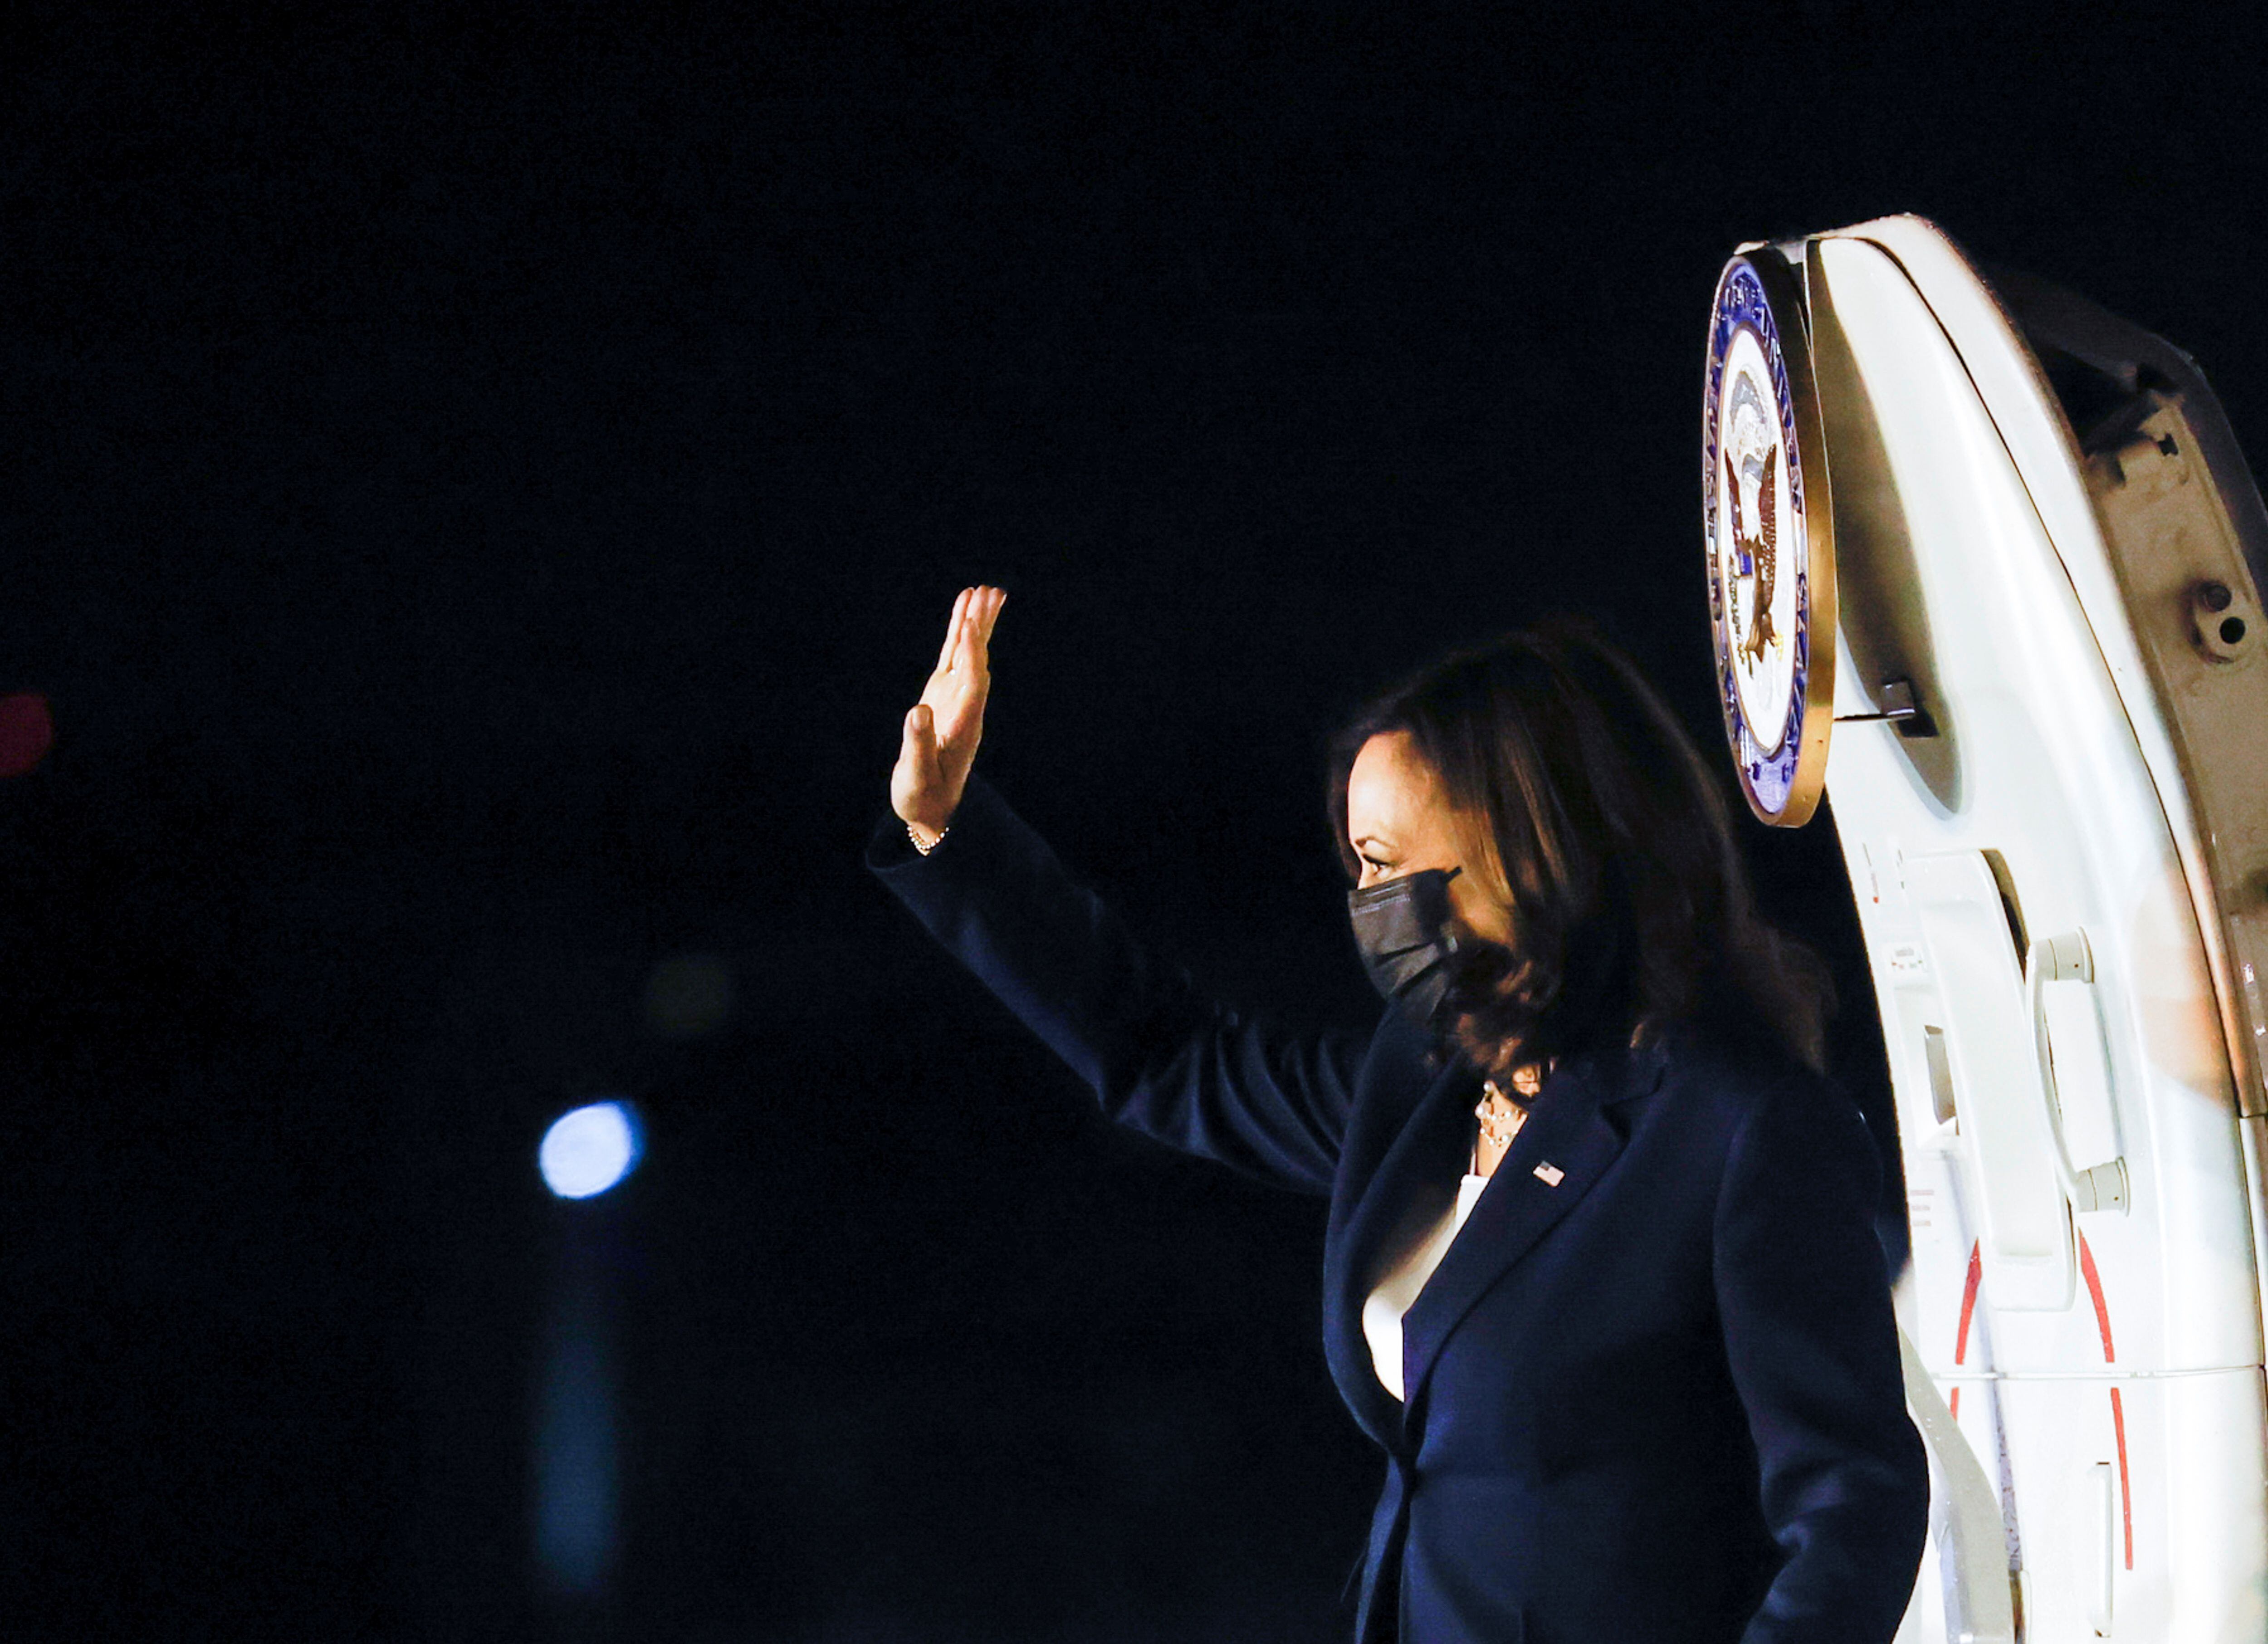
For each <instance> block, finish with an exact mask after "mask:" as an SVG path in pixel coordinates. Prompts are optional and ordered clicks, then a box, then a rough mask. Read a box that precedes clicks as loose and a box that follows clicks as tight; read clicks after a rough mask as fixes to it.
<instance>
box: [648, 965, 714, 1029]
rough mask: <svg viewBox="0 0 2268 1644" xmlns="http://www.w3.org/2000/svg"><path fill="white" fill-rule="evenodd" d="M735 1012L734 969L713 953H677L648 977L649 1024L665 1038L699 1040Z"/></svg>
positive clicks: (654, 969)
mask: <svg viewBox="0 0 2268 1644" xmlns="http://www.w3.org/2000/svg"><path fill="white" fill-rule="evenodd" d="M732 1014H733V971H732V968H731V967H730V966H729V965H727V964H726V963H725V962H724V961H723V960H722V959H719V958H718V957H717V956H716V955H714V954H678V955H674V957H671V958H668V959H665V960H663V961H662V962H660V963H659V964H658V965H656V966H654V968H653V974H652V975H651V976H649V977H647V978H646V982H645V1020H646V1026H648V1027H649V1028H652V1029H653V1030H654V1032H656V1033H657V1034H659V1035H660V1036H662V1037H663V1038H665V1039H697V1038H699V1037H701V1036H702V1035H703V1034H709V1033H714V1032H716V1031H717V1029H718V1028H721V1027H723V1026H724V1025H725V1021H727V1020H728V1019H729V1018H730V1017H731V1016H732Z"/></svg>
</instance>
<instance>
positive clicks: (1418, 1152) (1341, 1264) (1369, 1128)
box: [1325, 1058, 1480, 1449]
mask: <svg viewBox="0 0 2268 1644" xmlns="http://www.w3.org/2000/svg"><path fill="white" fill-rule="evenodd" d="M1479 1088H1480V1075H1479V1074H1478V1073H1475V1072H1474V1071H1473V1069H1472V1067H1471V1065H1469V1064H1468V1063H1466V1062H1465V1061H1463V1060H1462V1058H1451V1059H1450V1061H1449V1062H1448V1063H1447V1065H1445V1066H1443V1067H1442V1068H1441V1069H1440V1071H1439V1072H1438V1073H1435V1074H1434V1075H1433V1076H1432V1080H1431V1081H1430V1082H1429V1083H1428V1084H1427V1085H1425V1087H1424V1088H1423V1090H1422V1091H1421V1092H1420V1093H1419V1094H1418V1095H1417V1097H1416V1099H1415V1101H1414V1102H1410V1105H1409V1106H1407V1107H1405V1108H1402V1109H1400V1110H1398V1111H1393V1110H1381V1111H1375V1112H1373V1113H1372V1114H1369V1115H1366V1116H1364V1117H1366V1119H1367V1121H1368V1123H1367V1124H1365V1125H1363V1126H1361V1127H1360V1128H1359V1130H1357V1131H1356V1132H1351V1133H1350V1134H1349V1136H1348V1139H1347V1141H1348V1148H1349V1153H1350V1154H1351V1157H1350V1158H1349V1159H1348V1161H1347V1163H1348V1164H1349V1165H1350V1166H1351V1167H1352V1170H1353V1172H1354V1174H1353V1178H1352V1179H1353V1180H1355V1181H1356V1182H1359V1183H1361V1186H1360V1187H1359V1190H1358V1191H1357V1194H1356V1196H1355V1198H1354V1200H1353V1202H1352V1204H1351V1205H1350V1206H1349V1207H1348V1209H1347V1212H1346V1217H1345V1220H1344V1224H1343V1225H1342V1226H1340V1227H1336V1228H1334V1230H1333V1237H1332V1243H1333V1245H1334V1246H1335V1247H1336V1249H1335V1250H1333V1251H1332V1254H1331V1257H1330V1260H1329V1272H1330V1274H1331V1276H1332V1279H1333V1283H1332V1284H1331V1286H1330V1287H1329V1291H1328V1292H1327V1294H1326V1297H1325V1309H1326V1314H1327V1317H1326V1320H1325V1342H1326V1344H1327V1346H1328V1348H1329V1351H1330V1356H1331V1358H1332V1366H1331V1368H1332V1371H1333V1374H1334V1376H1335V1378H1336V1379H1337V1382H1338V1384H1339V1389H1340V1391H1341V1392H1342V1394H1344V1397H1345V1398H1346V1400H1347V1404H1348V1405H1349V1407H1350V1408H1351V1409H1352V1410H1353V1412H1354V1413H1355V1417H1356V1419H1358V1420H1359V1421H1360V1422H1361V1424H1362V1426H1363V1427H1364V1428H1365V1429H1366V1431H1367V1432H1369V1434H1371V1436H1372V1437H1373V1438H1374V1439H1376V1440H1377V1441H1379V1442H1380V1443H1381V1444H1383V1445H1385V1446H1387V1448H1388V1449H1394V1448H1395V1446H1396V1445H1397V1444H1398V1443H1399V1441H1400V1439H1401V1432H1402V1406H1401V1404H1399V1403H1397V1402H1396V1401H1395V1397H1394V1396H1393V1395H1392V1394H1391V1393H1389V1392H1388V1391H1387V1390H1386V1389H1385V1388H1383V1387H1381V1385H1380V1384H1379V1381H1378V1375H1377V1373H1376V1371H1375V1369H1374V1368H1373V1366H1372V1364H1371V1361H1370V1346H1369V1344H1368V1343H1367V1342H1366V1340H1365V1339H1364V1337H1363V1333H1362V1307H1363V1302H1364V1301H1365V1300H1366V1298H1367V1297H1368V1296H1369V1294H1370V1288H1371V1286H1373V1284H1375V1283H1376V1282H1377V1279H1378V1276H1379V1273H1380V1272H1381V1269H1382V1268H1383V1267H1384V1266H1385V1264H1387V1263H1388V1262H1389V1261H1390V1260H1392V1258H1393V1257H1394V1256H1395V1254H1397V1253H1398V1252H1399V1250H1401V1249H1402V1248H1403V1245H1405V1244H1406V1243H1407V1242H1408V1240H1409V1237H1410V1235H1411V1234H1413V1233H1414V1232H1417V1231H1419V1230H1422V1229H1423V1228H1426V1227H1432V1225H1433V1224H1434V1223H1436V1222H1438V1221H1439V1220H1440V1217H1441V1214H1442V1213H1443V1212H1445V1211H1446V1210H1447V1208H1448V1207H1449V1205H1450V1204H1451V1203H1452V1202H1453V1201H1454V1198H1455V1195H1456V1184H1457V1182H1458V1179H1459V1178H1460V1177H1461V1176H1462V1175H1463V1173H1464V1168H1465V1164H1466V1161H1468V1159H1469V1150H1470V1148H1471V1146H1472V1104H1473V1102H1474V1099H1475V1097H1476V1094H1477V1092H1478V1090H1479ZM1364 1154H1370V1155H1371V1158H1370V1159H1366V1158H1364V1157H1363V1155H1364ZM1373 1160H1374V1162H1373Z"/></svg>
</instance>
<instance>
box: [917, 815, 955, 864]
mask: <svg viewBox="0 0 2268 1644" xmlns="http://www.w3.org/2000/svg"><path fill="white" fill-rule="evenodd" d="M949 831H950V830H949V829H944V828H940V829H938V830H937V837H936V838H934V839H932V840H931V841H930V842H929V843H928V844H923V843H922V842H921V836H920V835H919V834H917V833H916V832H915V831H914V825H913V824H912V823H911V822H908V823H907V824H906V837H907V838H909V839H910V840H912V841H913V842H914V849H915V850H917V851H920V852H921V853H922V854H923V855H924V856H927V855H928V854H929V853H930V852H931V851H934V850H936V849H937V848H938V846H939V845H941V844H944V843H945V836H946V833H947V832H949Z"/></svg>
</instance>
